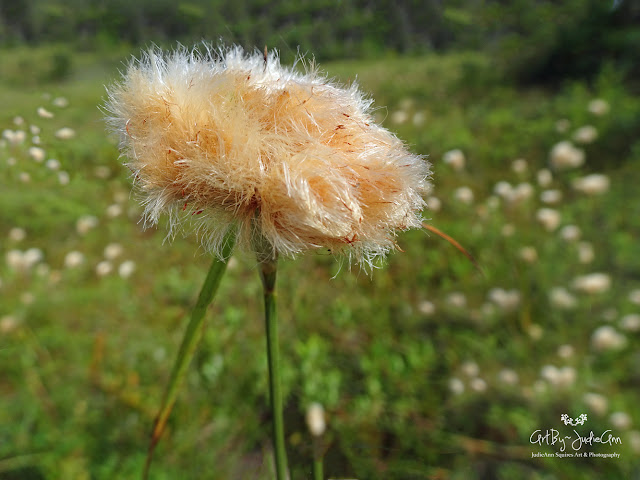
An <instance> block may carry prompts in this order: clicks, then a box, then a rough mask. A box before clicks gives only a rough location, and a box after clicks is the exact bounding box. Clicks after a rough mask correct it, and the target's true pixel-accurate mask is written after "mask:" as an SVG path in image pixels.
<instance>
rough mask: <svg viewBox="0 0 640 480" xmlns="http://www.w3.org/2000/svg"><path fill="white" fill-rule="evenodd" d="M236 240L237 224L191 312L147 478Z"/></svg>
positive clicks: (153, 436)
mask: <svg viewBox="0 0 640 480" xmlns="http://www.w3.org/2000/svg"><path fill="white" fill-rule="evenodd" d="M235 243H236V228H235V227H232V228H230V229H229V231H228V232H227V235H226V237H225V239H224V244H223V251H222V256H221V258H218V257H215V258H214V259H213V262H212V263H211V267H210V268H209V273H208V274H207V277H206V279H205V281H204V284H203V285H202V289H201V290H200V295H199V297H198V301H197V302H196V305H195V307H194V308H193V310H192V312H191V320H189V324H188V325H187V330H186V331H185V334H184V337H183V338H182V344H181V345H180V350H179V352H178V356H177V357H176V361H175V362H174V364H173V370H172V371H171V377H170V379H169V384H168V385H167V387H166V389H165V392H164V396H163V399H162V404H161V406H160V411H159V412H158V415H157V416H156V419H155V422H154V425H153V432H152V433H151V441H150V443H149V450H148V452H147V460H146V462H145V466H144V472H143V474H142V478H143V479H147V478H148V475H149V468H150V466H151V458H152V456H153V451H154V449H155V447H156V445H157V444H158V441H159V440H160V437H161V435H162V433H163V432H164V429H165V427H166V425H167V420H168V419H169V415H170V414H171V410H172V409H173V405H174V404H175V402H176V396H177V394H178V387H179V386H180V384H181V383H182V379H183V378H184V376H185V374H186V372H187V367H188V366H189V363H190V362H191V359H192V358H193V355H194V353H195V350H196V347H197V346H198V343H199V342H200V339H201V338H202V334H203V333H204V325H205V324H204V315H205V313H206V311H207V307H208V306H209V304H210V303H211V302H212V301H213V297H214V296H215V294H216V292H217V291H218V287H219V286H220V281H221V280H222V276H223V274H224V272H225V270H226V268H227V261H228V260H229V258H230V257H231V254H232V252H233V247H234V246H235Z"/></svg>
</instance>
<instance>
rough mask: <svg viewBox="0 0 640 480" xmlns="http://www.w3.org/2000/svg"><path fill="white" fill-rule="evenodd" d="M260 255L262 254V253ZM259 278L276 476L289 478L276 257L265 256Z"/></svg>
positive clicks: (280, 479)
mask: <svg viewBox="0 0 640 480" xmlns="http://www.w3.org/2000/svg"><path fill="white" fill-rule="evenodd" d="M259 257H260V256H259ZM259 268H260V278H261V280H262V286H263V288H264V308H265V327H266V333H267V361H268V364H269V397H270V399H271V413H272V416H273V442H274V449H275V460H276V478H277V479H278V480H287V479H288V473H287V452H286V449H285V441H284V417H283V409H284V405H283V400H282V387H281V385H280V348H279V342H278V317H277V315H276V292H275V287H276V273H277V269H278V261H277V259H276V258H262V259H261V261H260V265H259Z"/></svg>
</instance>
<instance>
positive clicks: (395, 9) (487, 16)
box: [0, 0, 640, 81]
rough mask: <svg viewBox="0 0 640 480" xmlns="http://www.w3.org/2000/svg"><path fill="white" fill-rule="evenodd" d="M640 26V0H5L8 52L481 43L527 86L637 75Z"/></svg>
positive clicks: (1, 38)
mask: <svg viewBox="0 0 640 480" xmlns="http://www.w3.org/2000/svg"><path fill="white" fill-rule="evenodd" d="M639 25H640V2H637V1H635V0H279V1H278V0H276V1H274V0H231V1H229V0H189V1H176V0H20V1H16V0H0V47H10V46H13V45H18V44H31V45H38V44H43V43H59V42H61V43H66V44H72V45H74V46H77V47H80V48H86V49H92V48H102V47H105V46H109V45H113V44H119V43H126V44H130V45H143V44H148V43H150V42H155V43H159V44H164V43H170V42H175V41H181V42H183V43H185V44H191V43H194V42H199V41H200V40H202V39H207V40H210V41H214V42H215V41H217V40H219V39H222V40H224V41H226V42H234V43H239V44H241V45H244V46H245V47H261V46H263V45H265V44H266V45H270V46H272V47H275V48H278V49H279V50H281V51H282V52H283V55H288V54H291V55H293V53H294V52H295V51H296V50H297V49H298V48H300V50H301V51H302V52H313V54H314V55H315V56H316V57H317V58H319V59H321V60H324V59H328V58H353V57H363V56H364V57H367V56H379V55H383V54H386V53H389V52H398V53H424V52H427V51H446V50H450V49H469V48H473V49H477V48H481V49H485V50H488V51H489V52H490V53H491V55H492V56H493V58H494V59H495V60H496V63H497V64H498V65H500V66H501V67H502V68H503V69H504V70H505V71H506V72H508V73H509V74H510V75H511V76H515V78H518V79H520V80H522V81H547V80H548V79H553V78H558V77H560V78H561V77H563V76H577V75H589V74H594V73H595V72H597V71H598V70H599V69H600V68H601V66H602V63H603V62H614V63H616V66H618V67H620V68H622V69H626V70H627V71H628V72H629V76H630V77H632V76H636V77H637V74H638V73H640V72H639V71H638V69H640V66H639V65H640V57H639V53H638V52H639V51H640V48H638V47H639V46H640V27H639ZM287 52H289V53H287Z"/></svg>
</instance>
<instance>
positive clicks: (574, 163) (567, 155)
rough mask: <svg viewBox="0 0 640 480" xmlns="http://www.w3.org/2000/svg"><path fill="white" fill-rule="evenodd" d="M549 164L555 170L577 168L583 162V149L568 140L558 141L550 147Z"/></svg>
mask: <svg viewBox="0 0 640 480" xmlns="http://www.w3.org/2000/svg"><path fill="white" fill-rule="evenodd" d="M550 161H551V165H552V166H553V167H554V168H555V169H557V170H567V169H571V168H578V167H581V166H582V165H583V164H584V151H583V150H581V149H579V148H576V147H575V146H574V145H573V144H572V143H571V142H569V141H568V140H564V141H562V142H558V143H557V144H555V145H554V146H553V148H552V149H551V154H550Z"/></svg>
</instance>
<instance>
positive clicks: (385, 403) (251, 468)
mask: <svg viewBox="0 0 640 480" xmlns="http://www.w3.org/2000/svg"><path fill="white" fill-rule="evenodd" d="M126 58H127V52H126V51H124V50H123V51H119V52H113V53H110V54H109V55H100V56H97V55H91V54H87V53H84V54H76V53H73V52H69V51H66V50H64V48H61V47H53V48H52V49H47V50H17V51H8V52H2V69H1V70H0V98H1V99H2V102H1V103H2V108H1V109H0V131H2V132H3V133H2V140H1V142H2V143H1V146H0V182H1V183H0V254H1V257H0V258H2V261H1V262H0V298H1V299H2V300H1V302H0V372H2V374H1V375H0V479H3V480H4V479H7V480H8V479H17V478H20V479H57V478H63V479H113V478H123V479H128V478H139V474H140V472H141V470H142V466H143V464H144V459H145V455H146V449H147V444H148V436H149V433H150V429H151V425H152V421H153V417H154V415H155V413H156V411H157V408H158V406H159V402H160V399H161V395H162V391H163V388H164V386H165V384H166V382H167V380H168V374H169V371H170V368H171V365H172V362H173V360H174V358H175V355H176V353H177V348H178V345H179V342H180V339H181V337H182V334H183V330H184V327H185V325H186V320H187V318H188V314H189V312H190V309H191V308H192V306H193V304H194V302H195V299H196V296H197V292H198V290H199V288H200V285H201V282H202V281H203V279H204V276H205V274H206V271H207V268H208V265H209V262H210V259H209V256H208V255H207V253H206V252H204V251H203V250H202V249H201V248H200V247H199V243H198V241H197V239H196V238H195V237H194V236H185V237H184V238H181V237H180V238H176V239H175V240H174V241H173V242H171V243H169V242H165V241H164V239H165V229H164V228H163V225H160V226H159V228H157V229H148V230H143V229H142V226H141V224H140V223H139V216H140V212H141V209H140V207H139V206H138V205H137V203H136V201H135V198H134V197H132V196H130V194H129V191H130V179H129V178H128V171H127V170H126V168H124V167H122V166H121V164H120V161H119V159H118V151H117V147H116V144H115V140H114V139H113V138H110V137H109V136H108V135H107V134H106V133H105V128H104V122H103V121H102V114H101V112H100V110H99V108H98V107H99V105H101V104H102V103H103V101H104V99H103V97H104V85H105V84H109V83H111V82H112V81H113V80H115V79H116V78H117V77H118V69H119V68H122V67H123V64H122V62H123V61H124V60H126ZM322 67H323V68H324V69H325V70H326V71H328V72H329V74H330V75H332V76H334V75H335V76H336V77H337V78H339V79H341V80H342V81H344V82H348V81H352V80H354V79H356V78H357V81H358V82H359V83H360V84H361V86H362V88H363V89H364V90H365V91H368V92H371V94H372V95H373V97H374V98H375V99H376V105H378V106H379V109H378V111H377V115H378V116H379V121H381V122H383V124H384V125H385V126H387V127H389V128H391V129H392V130H394V131H396V132H397V133H398V136H399V137H400V138H402V139H404V140H405V141H407V143H408V144H409V145H410V146H411V149H412V150H413V151H415V152H417V153H421V154H428V155H429V160H430V161H431V162H432V164H433V170H434V179H433V182H434V192H433V196H432V197H430V198H428V199H427V202H428V204H429V205H430V207H431V208H430V210H427V211H426V212H425V217H426V218H428V219H429V222H430V223H432V224H433V225H435V226H437V227H438V228H440V229H442V230H444V231H445V232H447V233H448V234H450V235H452V236H453V237H455V238H456V239H458V240H459V241H460V242H461V243H462V244H463V245H464V246H465V247H466V248H467V249H468V250H469V251H470V252H472V253H473V255H474V256H475V257H476V259H477V260H478V262H479V264H480V266H481V268H482V273H480V272H479V271H477V270H476V269H475V268H474V267H473V265H472V264H471V263H470V262H469V261H468V260H467V259H466V258H465V257H464V256H462V255H461V254H459V252H457V250H455V249H454V248H453V247H452V246H451V245H449V244H448V243H446V242H444V241H443V240H441V239H440V238H438V237H436V236H434V235H431V234H427V233H426V232H424V231H422V232H420V231H414V232H409V233H406V234H403V235H402V236H401V237H400V238H399V239H398V243H399V245H400V247H401V248H402V250H403V252H397V253H395V254H394V255H392V256H390V258H389V259H388V262H387V264H386V265H385V266H384V268H381V269H378V270H376V271H374V272H373V274H372V275H371V276H369V275H367V274H366V273H363V272H359V271H358V270H357V269H352V270H351V271H349V269H348V268H346V267H344V266H341V264H340V262H339V261H337V260H336V259H335V258H333V257H332V256H330V255H329V254H327V253H325V252H318V253H316V254H311V255H307V256H304V257H301V258H299V259H296V260H295V261H291V260H289V261H284V262H282V266H281V273H280V275H279V296H280V304H279V305H280V314H281V348H282V355H283V358H282V361H283V364H284V365H283V368H284V372H283V382H284V390H285V393H286V398H287V401H286V412H285V416H286V429H287V432H286V433H287V440H288V449H289V457H290V463H291V467H292V471H293V478H295V479H298V478H311V461H312V441H311V437H310V435H309V433H308V432H307V430H306V427H305V423H304V416H305V411H306V408H307V407H308V405H309V404H310V403H311V402H320V403H321V404H322V405H323V406H324V408H325V410H326V412H327V422H328V431H327V433H326V434H325V438H324V439H323V442H324V445H325V447H326V456H325V472H326V474H327V476H328V477H329V478H358V479H361V480H365V479H366V480H368V479H385V480H388V479H402V480H405V479H422V478H424V479H427V478H438V479H484V478H499V479H502V478H504V479H507V478H523V479H524V478H526V479H555V478H557V479H560V478H562V479H567V478H571V479H592V478H593V479H596V478H611V479H622V478H632V476H633V475H638V474H639V472H640V462H639V461H638V458H640V410H638V408H637V404H638V396H639V394H640V348H639V347H640V341H639V337H640V255H638V253H640V251H639V249H638V245H637V239H638V238H640V195H638V190H637V185H638V184H640V168H639V167H640V141H639V140H638V136H637V134H638V131H637V128H638V120H637V119H638V118H640V100H639V99H638V98H637V97H635V96H633V95H631V94H630V93H629V92H627V91H626V90H625V89H624V87H623V86H622V85H621V84H620V82H619V79H618V78H617V76H616V72H615V71H608V70H605V71H604V72H603V73H602V74H601V75H600V77H599V78H598V80H597V81H596V82H594V83H592V84H591V85H587V84H586V83H581V82H576V83H572V84H567V85H566V86H565V87H563V88H562V89H559V90H557V91H546V90H541V89H533V88H532V89H527V90H524V89H517V88H515V87H512V86H509V85H508V84H507V83H506V82H504V81H503V80H501V79H500V78H499V77H498V76H497V74H495V72H493V70H492V68H491V66H490V64H489V62H488V61H487V59H486V58H484V57H482V56H479V55H476V54H471V53H470V54H457V55H450V56H446V57H439V56H430V57H420V58H385V59H380V61H379V62H366V63H364V62H349V63H333V64H327V65H322ZM583 127H588V128H583ZM65 128H66V129H67V130H62V129H65ZM69 129H70V130H69ZM566 141H569V142H571V144H570V145H568V144H566V143H565V144H562V145H563V146H562V147H556V149H555V153H554V154H552V150H554V146H556V145H557V144H558V143H559V142H566ZM576 149H577V150H576ZM456 150H459V152H456ZM581 155H583V161H582V162H581V161H580V158H581ZM260 288H261V287H260V284H259V279H258V275H257V273H256V271H255V260H254V259H253V258H252V256H251V255H250V254H247V253H243V252H238V253H237V255H236V256H235V257H234V259H233V261H232V262H231V264H230V267H229V270H228V272H227V274H226V276H225V278H224V279H223V282H222V286H221V289H220V291H219V293H218V297H217V299H216V301H215V302H214V304H213V305H212V307H211V308H210V312H209V316H208V330H207V333H206V336H205V339H204V341H203V342H202V344H201V346H200V349H199V351H198V353H197V354H196V358H195V361H194V364H193V365H192V366H191V369H190V373H189V375H188V380H187V382H186V383H185V385H184V386H183V388H182V390H181V394H180V395H179V398H178V403H177V405H176V408H175V410H174V413H173V416H172V418H171V421H170V426H169V431H168V432H167V434H166V435H165V437H164V438H163V439H162V441H161V442H160V444H159V446H158V449H157V452H156V458H155V461H154V465H153V467H152V478H154V479H174V478H185V479H187V478H188V479H191V478H193V479H196V478H197V479H200V478H212V479H228V478H234V479H236V478H238V479H267V478H271V473H270V472H271V469H272V465H271V450H270V440H269V438H270V436H269V431H270V423H269V414H268V412H269V409H268V390H267V378H266V360H265V349H264V332H263V323H262V304H261V290H260ZM562 414H567V415H568V416H569V417H571V419H574V420H576V419H577V418H578V417H579V415H581V414H586V415H587V417H588V420H587V421H586V422H584V424H583V425H579V426H575V427H571V426H567V425H565V424H564V423H563V422H562V421H561V415H562ZM548 430H549V431H552V430H554V431H557V432H559V434H560V435H562V436H565V435H567V436H571V437H572V440H573V439H574V438H575V435H576V433H575V432H574V430H575V431H576V432H577V433H579V434H580V435H581V436H588V435H589V432H591V431H593V432H594V434H595V435H596V436H600V434H601V433H602V432H604V431H606V430H610V433H611V434H612V435H613V436H615V438H619V439H620V441H621V444H613V445H610V444H599V443H594V444H593V445H583V447H582V448H581V449H578V450H577V451H576V450H574V449H573V447H571V446H569V445H568V442H567V448H566V449H565V450H564V452H562V453H567V452H569V453H574V454H575V453H578V452H579V453H586V455H585V458H559V457H558V456H556V455H555V454H556V453H557V452H560V450H561V446H560V442H559V441H557V439H556V441H552V437H548V438H547V440H544V441H542V440H541V441H538V442H537V443H536V440H537V439H538V438H539V437H536V436H535V435H536V434H535V432H537V431H540V433H541V434H542V435H544V433H545V432H547V431H548ZM605 438H606V436H605ZM532 442H533V443H532ZM538 452H546V453H549V454H551V455H552V457H551V458H538V457H536V458H533V457H532V453H538ZM589 452H591V453H597V454H602V453H605V454H606V453H617V454H619V455H620V457H619V458H602V457H598V456H591V457H589V456H588V455H589Z"/></svg>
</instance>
